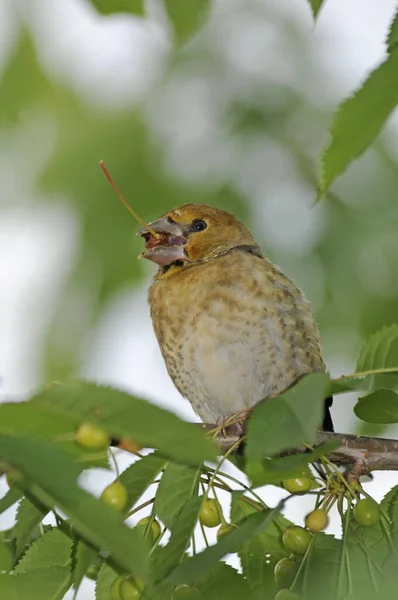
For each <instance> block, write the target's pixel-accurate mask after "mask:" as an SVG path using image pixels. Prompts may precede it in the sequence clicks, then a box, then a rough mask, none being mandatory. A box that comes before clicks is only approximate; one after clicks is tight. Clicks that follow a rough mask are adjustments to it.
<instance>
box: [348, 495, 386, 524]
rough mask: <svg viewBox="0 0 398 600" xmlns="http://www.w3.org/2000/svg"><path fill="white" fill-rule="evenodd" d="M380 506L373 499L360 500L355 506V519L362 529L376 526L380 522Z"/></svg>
mask: <svg viewBox="0 0 398 600" xmlns="http://www.w3.org/2000/svg"><path fill="white" fill-rule="evenodd" d="M380 517H381V514H380V506H379V505H378V504H377V502H376V501H375V500H372V499H371V498H364V499H363V500H358V502H357V503H356V505H355V506H354V519H355V520H356V522H357V523H358V525H362V527H370V526H371V525H376V524H377V523H378V522H379V521H380Z"/></svg>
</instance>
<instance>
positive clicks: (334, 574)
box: [303, 533, 348, 600]
mask: <svg viewBox="0 0 398 600" xmlns="http://www.w3.org/2000/svg"><path fill="white" fill-rule="evenodd" d="M341 560H342V542H341V540H337V539H335V538H334V537H333V536H331V535H326V534H325V533H318V534H317V535H316V536H315V539H314V541H313V547H312V550H311V553H310V554H309V556H308V562H307V565H306V569H305V574H304V581H303V597H304V598H305V599H306V600H320V598H319V591H320V590H322V600H336V598H340V597H341V598H343V596H344V595H345V594H348V591H347V590H345V591H343V593H342V594H341V596H340V595H339V594H338V586H339V574H340V564H341ZM343 572H344V574H345V573H346V569H344V570H343Z"/></svg>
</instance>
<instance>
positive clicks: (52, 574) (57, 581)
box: [0, 567, 70, 600]
mask: <svg viewBox="0 0 398 600" xmlns="http://www.w3.org/2000/svg"><path fill="white" fill-rule="evenodd" d="M69 577H70V573H69V569H66V568H65V567H48V568H45V569H35V570H34V571H31V572H30V573H22V574H21V575H2V574H0V598H4V600H61V598H63V596H64V595H65V592H66V590H67V589H68V586H69Z"/></svg>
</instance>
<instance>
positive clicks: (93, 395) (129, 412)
mask: <svg viewBox="0 0 398 600" xmlns="http://www.w3.org/2000/svg"><path fill="white" fill-rule="evenodd" d="M32 402H33V403H34V404H35V405H38V406H45V407H47V408H48V409H49V410H51V407H54V406H55V407H57V408H58V409H62V410H63V411H64V412H65V413H66V414H68V415H71V416H72V417H73V418H79V419H80V420H83V419H85V420H89V421H93V422H95V423H97V424H100V425H101V426H102V427H103V428H104V429H106V430H107V431H108V432H109V434H110V435H111V436H112V437H116V438H117V437H122V436H130V437H133V438H134V439H135V440H136V441H137V442H139V443H141V444H142V445H143V446H146V447H149V448H158V449H159V450H160V451H161V452H162V453H164V454H165V455H166V456H170V457H172V458H175V459H177V460H179V461H180V462H185V463H189V464H201V463H202V462H203V461H204V460H215V459H216V456H217V453H216V448H215V445H214V444H212V443H211V442H210V440H208V439H207V438H206V436H205V434H204V433H203V432H202V431H201V430H200V428H199V427H198V426H197V425H195V424H193V423H187V422H185V421H182V420H181V419H179V418H178V417H176V415H174V414H172V413H170V412H168V411H166V410H164V409H162V408H159V407H158V406H155V405H153V404H150V403H149V402H146V401H144V400H139V399H138V398H135V397H134V396H130V394H127V393H125V392H121V391H119V390H115V389H113V388H110V387H106V386H99V385H96V384H94V383H88V382H83V381H80V382H75V383H70V384H67V385H62V386H57V387H54V388H51V389H50V390H47V391H45V392H43V393H41V394H38V395H36V396H35V397H34V398H33V399H32Z"/></svg>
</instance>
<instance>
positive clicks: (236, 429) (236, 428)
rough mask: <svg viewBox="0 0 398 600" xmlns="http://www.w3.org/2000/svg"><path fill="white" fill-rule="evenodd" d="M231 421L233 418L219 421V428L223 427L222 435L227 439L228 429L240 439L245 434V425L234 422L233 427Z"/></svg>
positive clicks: (223, 418) (224, 418) (221, 418)
mask: <svg viewBox="0 0 398 600" xmlns="http://www.w3.org/2000/svg"><path fill="white" fill-rule="evenodd" d="M230 421H231V417H220V418H219V419H218V420H217V427H221V433H222V434H223V436H224V437H227V428H228V429H229V433H233V434H235V435H238V436H239V437H241V436H242V434H243V425H242V423H241V422H239V421H238V422H236V421H235V422H234V423H232V424H231V425H228V423H229V422H230Z"/></svg>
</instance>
